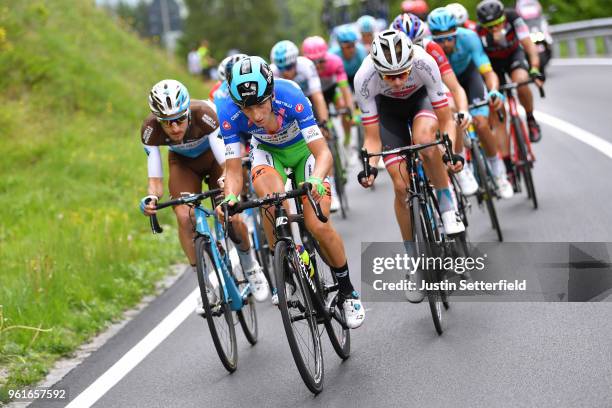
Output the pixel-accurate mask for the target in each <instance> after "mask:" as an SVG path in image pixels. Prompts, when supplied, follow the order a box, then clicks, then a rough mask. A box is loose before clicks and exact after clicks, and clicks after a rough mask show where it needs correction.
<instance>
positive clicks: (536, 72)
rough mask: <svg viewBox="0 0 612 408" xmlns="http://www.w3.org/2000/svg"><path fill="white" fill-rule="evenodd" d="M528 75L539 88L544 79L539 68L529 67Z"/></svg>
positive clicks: (542, 84)
mask: <svg viewBox="0 0 612 408" xmlns="http://www.w3.org/2000/svg"><path fill="white" fill-rule="evenodd" d="M529 76H530V77H531V78H533V81H534V82H535V84H536V85H537V86H538V87H540V88H541V87H542V86H544V81H545V80H546V78H545V77H544V75H543V74H542V73H541V72H540V69H539V68H536V67H531V69H530V70H529Z"/></svg>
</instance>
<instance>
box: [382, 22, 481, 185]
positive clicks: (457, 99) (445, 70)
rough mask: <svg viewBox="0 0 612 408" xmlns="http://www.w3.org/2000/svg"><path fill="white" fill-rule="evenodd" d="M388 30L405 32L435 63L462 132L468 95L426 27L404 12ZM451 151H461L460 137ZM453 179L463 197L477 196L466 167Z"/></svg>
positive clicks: (466, 119)
mask: <svg viewBox="0 0 612 408" xmlns="http://www.w3.org/2000/svg"><path fill="white" fill-rule="evenodd" d="M391 27H392V28H393V29H394V30H397V31H402V32H404V33H405V34H406V35H407V36H408V38H410V39H411V40H412V42H413V44H415V45H418V46H421V47H423V48H424V49H425V51H427V53H428V54H429V55H431V56H432V57H433V59H434V61H436V64H437V65H438V69H439V70H440V75H441V76H442V82H443V83H444V85H445V86H446V88H447V96H448V97H449V103H450V105H451V109H452V110H453V111H455V112H460V113H462V114H463V120H462V121H461V123H460V124H459V125H460V129H461V131H465V130H466V129H467V127H468V125H469V122H470V120H471V116H470V114H469V112H468V100H467V95H466V93H465V90H464V89H463V88H462V87H461V85H460V84H459V81H458V80H457V77H456V76H455V73H454V72H453V68H452V67H451V65H450V63H449V62H448V58H446V54H445V53H444V50H443V49H442V47H440V46H439V45H438V44H436V43H435V42H434V41H432V40H431V39H429V38H427V37H426V34H425V33H426V29H425V24H424V23H423V21H421V19H420V18H418V17H417V16H415V15H414V14H410V13H403V14H400V15H398V16H397V17H395V19H394V20H393V22H392V23H391ZM453 150H454V151H455V152H456V153H462V152H463V138H461V137H458V138H457V141H456V143H455V144H454V145H453ZM456 176H457V181H459V185H460V186H461V191H462V192H463V194H465V195H471V194H474V193H476V191H477V190H478V183H477V182H476V179H475V178H474V175H473V174H472V170H471V169H470V167H469V166H465V167H464V168H463V170H461V171H460V172H459V173H457V174H456Z"/></svg>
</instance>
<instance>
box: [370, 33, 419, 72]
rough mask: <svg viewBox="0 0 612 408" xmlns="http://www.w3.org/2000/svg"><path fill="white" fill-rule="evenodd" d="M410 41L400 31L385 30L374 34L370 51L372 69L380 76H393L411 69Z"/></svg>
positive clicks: (411, 51) (411, 52)
mask: <svg viewBox="0 0 612 408" xmlns="http://www.w3.org/2000/svg"><path fill="white" fill-rule="evenodd" d="M412 54H413V50H412V41H410V38H408V36H407V35H406V34H404V33H403V32H401V31H395V30H385V31H381V32H380V33H378V34H376V37H375V38H374V41H373V42H372V48H371V49H370V56H371V57H372V62H374V68H375V69H376V71H378V72H380V73H381V74H388V75H394V74H399V73H402V72H405V71H407V70H409V69H410V68H411V67H412Z"/></svg>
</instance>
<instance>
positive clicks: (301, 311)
mask: <svg viewBox="0 0 612 408" xmlns="http://www.w3.org/2000/svg"><path fill="white" fill-rule="evenodd" d="M301 266H302V264H301V263H300V262H299V260H298V256H297V253H296V252H295V250H293V248H291V247H290V246H289V245H288V244H287V242H285V241H277V242H276V248H275V250H274V270H275V272H276V285H277V291H278V292H277V293H278V307H279V309H280V311H281V317H282V319H283V326H284V327H285V333H286V334H287V341H288V342H289V348H290V349H291V354H292V355H293V361H295V365H296V366H297V369H298V371H299V373H300V376H301V377H302V380H303V381H304V384H306V387H308V389H309V390H310V391H311V392H312V393H314V394H318V393H320V392H321V391H322V390H323V349H322V347H321V338H320V336H319V329H318V325H317V319H316V316H315V313H314V308H313V304H312V299H311V297H310V290H309V288H308V283H307V282H306V280H305V279H304V278H303V276H304V275H303V274H304V272H303V271H302V270H301Z"/></svg>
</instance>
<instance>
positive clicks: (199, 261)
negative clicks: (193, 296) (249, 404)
mask: <svg viewBox="0 0 612 408" xmlns="http://www.w3.org/2000/svg"><path fill="white" fill-rule="evenodd" d="M210 245H211V243H210V241H209V239H208V238H207V237H203V236H198V237H197V238H196V240H195V249H196V269H197V275H198V285H199V287H200V295H201V296H202V305H203V306H204V313H205V314H206V321H207V322H208V328H209V329H210V335H211V336H212V339H213V343H214V344H215V349H216V350H217V354H218V355H219V358H220V359H221V363H222V364H223V366H224V367H225V369H226V370H227V371H229V372H230V373H231V372H234V371H236V368H237V367H238V349H237V345H236V330H235V327H234V318H233V315H232V311H231V309H230V307H229V304H228V299H226V298H225V293H224V291H223V286H222V285H221V282H223V279H221V273H220V271H219V270H218V269H217V266H216V264H215V262H214V261H213V259H214V257H213V255H212V248H211V246H210Z"/></svg>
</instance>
